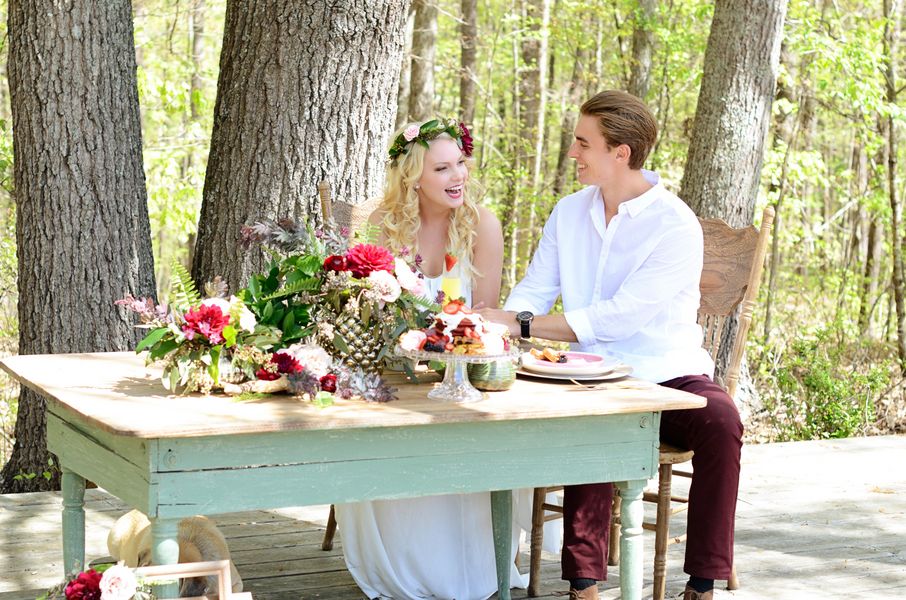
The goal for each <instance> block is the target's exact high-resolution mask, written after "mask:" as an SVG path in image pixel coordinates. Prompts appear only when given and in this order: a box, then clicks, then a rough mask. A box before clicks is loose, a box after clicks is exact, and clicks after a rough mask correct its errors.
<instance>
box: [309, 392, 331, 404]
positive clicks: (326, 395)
mask: <svg viewBox="0 0 906 600" xmlns="http://www.w3.org/2000/svg"><path fill="white" fill-rule="evenodd" d="M311 403H312V404H314V405H315V406H317V407H318V408H327V407H328V406H330V405H331V404H333V394H331V393H330V392H325V391H323V390H322V391H320V392H318V393H317V394H315V397H314V398H312V399H311Z"/></svg>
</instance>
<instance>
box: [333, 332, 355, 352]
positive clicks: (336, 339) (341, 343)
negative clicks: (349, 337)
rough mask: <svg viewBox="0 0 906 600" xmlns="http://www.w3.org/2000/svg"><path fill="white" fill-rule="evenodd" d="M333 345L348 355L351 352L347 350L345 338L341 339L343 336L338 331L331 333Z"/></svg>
mask: <svg viewBox="0 0 906 600" xmlns="http://www.w3.org/2000/svg"><path fill="white" fill-rule="evenodd" d="M333 345H334V347H335V348H336V349H337V350H339V351H340V352H342V353H343V354H346V355H349V354H352V352H350V351H349V345H348V344H347V343H346V340H344V339H343V336H342V335H340V334H339V333H334V334H333Z"/></svg>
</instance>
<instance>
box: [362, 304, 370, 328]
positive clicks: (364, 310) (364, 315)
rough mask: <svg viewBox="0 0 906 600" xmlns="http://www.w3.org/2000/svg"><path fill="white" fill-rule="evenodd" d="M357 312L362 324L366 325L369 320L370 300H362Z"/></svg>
mask: <svg viewBox="0 0 906 600" xmlns="http://www.w3.org/2000/svg"><path fill="white" fill-rule="evenodd" d="M359 314H360V315H361V319H362V325H364V326H365V327H367V326H368V324H369V323H370V322H371V302H362V304H361V308H360V310H359Z"/></svg>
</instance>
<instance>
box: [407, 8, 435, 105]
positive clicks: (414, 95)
mask: <svg viewBox="0 0 906 600" xmlns="http://www.w3.org/2000/svg"><path fill="white" fill-rule="evenodd" d="M435 2H436V0H413V5H414V6H415V25H414V28H413V30H412V80H411V83H410V86H409V118H410V119H412V120H413V121H424V120H426V119H428V118H430V117H431V116H433V114H434V48H435V45H436V41H437V4H436V3H435Z"/></svg>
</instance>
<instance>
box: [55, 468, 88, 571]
mask: <svg viewBox="0 0 906 600" xmlns="http://www.w3.org/2000/svg"><path fill="white" fill-rule="evenodd" d="M62 471H63V473H62V482H61V484H62V486H63V576H64V577H67V578H68V576H69V575H75V574H78V573H80V572H81V571H82V567H83V566H84V565H85V478H84V477H82V476H81V475H79V474H78V473H74V472H72V471H70V470H69V469H67V468H66V467H63V468H62Z"/></svg>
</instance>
